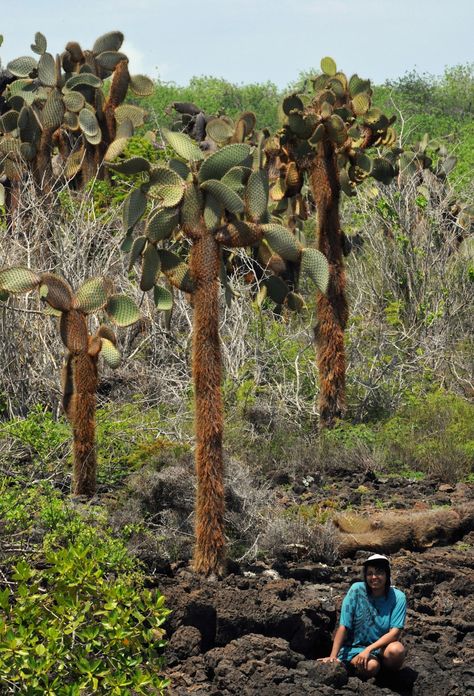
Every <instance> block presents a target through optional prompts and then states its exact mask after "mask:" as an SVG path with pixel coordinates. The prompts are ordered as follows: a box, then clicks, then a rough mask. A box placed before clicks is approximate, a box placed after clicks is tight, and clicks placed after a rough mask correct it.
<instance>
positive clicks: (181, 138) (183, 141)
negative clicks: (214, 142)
mask: <svg viewBox="0 0 474 696" xmlns="http://www.w3.org/2000/svg"><path fill="white" fill-rule="evenodd" d="M163 137H164V138H165V140H166V142H167V143H168V145H170V146H171V147H172V148H173V150H174V151H175V152H176V154H177V155H178V156H179V157H182V158H183V159H185V160H187V161H188V162H200V161H201V160H202V159H204V154H203V152H202V150H201V149H200V148H199V147H198V145H197V144H196V142H195V141H194V140H192V138H190V137H189V135H186V133H175V132H174V131H170V130H167V129H166V128H163Z"/></svg>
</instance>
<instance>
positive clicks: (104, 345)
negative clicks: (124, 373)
mask: <svg viewBox="0 0 474 696" xmlns="http://www.w3.org/2000/svg"><path fill="white" fill-rule="evenodd" d="M100 354H101V356H102V357H103V358H104V360H105V362H106V363H107V365H108V366H109V367H111V368H112V369H113V370H115V369H116V368H117V367H118V366H119V365H120V363H121V361H122V356H121V355H120V351H119V350H117V348H116V347H115V345H114V344H113V343H112V341H109V339H107V338H101V350H100Z"/></svg>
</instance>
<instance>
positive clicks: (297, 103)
mask: <svg viewBox="0 0 474 696" xmlns="http://www.w3.org/2000/svg"><path fill="white" fill-rule="evenodd" d="M282 109H283V112H284V113H285V114H286V115H287V116H289V115H290V113H291V112H292V111H294V110H296V111H303V109H304V104H303V102H302V101H301V99H300V97H299V96H298V95H297V94H290V95H289V96H288V97H285V98H284V99H283V102H282Z"/></svg>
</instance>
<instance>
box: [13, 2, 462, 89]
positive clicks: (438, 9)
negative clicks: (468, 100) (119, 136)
mask: <svg viewBox="0 0 474 696" xmlns="http://www.w3.org/2000/svg"><path fill="white" fill-rule="evenodd" d="M0 9H2V10H3V11H2V12H1V18H2V19H1V25H0V32H1V33H2V34H3V36H4V42H3V46H2V47H1V48H0V58H1V60H2V64H3V66H5V65H6V63H7V62H8V61H9V60H11V59H12V58H14V57H17V56H20V55H31V50H30V44H31V43H32V42H33V38H34V35H35V32H37V31H41V32H42V33H43V34H44V35H45V36H46V38H47V39H48V50H49V51H50V52H52V53H59V52H61V51H62V49H63V48H64V45H65V43H66V42H67V41H69V40H76V41H79V43H80V44H81V45H82V47H83V48H91V47H92V44H93V42H94V40H95V39H96V38H97V36H99V35H100V34H103V33H105V32H107V31H111V30H113V29H120V30H121V31H123V32H124V34H125V39H126V42H125V44H124V46H123V50H124V52H125V53H126V54H127V55H128V57H129V58H130V62H131V71H132V72H133V73H138V72H140V73H146V74H148V75H149V76H150V77H152V78H153V79H156V78H160V79H162V80H164V81H171V82H176V83H177V84H180V85H183V84H186V83H187V82H188V81H189V79H190V78H191V77H192V76H193V75H212V76H215V77H223V78H225V79H227V80H229V81H231V82H235V83H238V84H241V83H249V82H265V81H267V80H271V81H272V82H275V83H276V84H277V85H278V86H279V87H280V88H283V87H285V86H286V85H287V84H288V83H289V82H292V81H294V80H296V78H297V77H298V74H299V72H300V71H302V70H308V69H310V68H314V67H318V66H319V61H320V59H321V57H323V56H326V55H329V56H332V57H333V58H334V59H335V60H336V62H337V65H338V67H339V68H340V69H341V70H343V71H344V72H347V73H350V74H351V73H353V72H357V73H359V75H361V76H362V77H368V78H370V79H371V80H372V81H373V82H375V83H381V82H383V81H384V80H386V79H387V78H396V77H401V76H402V75H404V74H405V73H406V72H408V71H410V70H412V69H416V70H417V71H418V72H428V73H431V74H434V75H440V74H442V73H443V71H444V68H445V67H446V66H451V65H456V64H458V63H468V62H473V61H474V41H473V27H474V2H473V0H390V1H389V0H80V2H78V3H73V4H70V5H68V4H67V3H58V2H57V1H55V2H53V0H16V2H7V0H0Z"/></svg>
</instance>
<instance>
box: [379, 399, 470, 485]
mask: <svg viewBox="0 0 474 696" xmlns="http://www.w3.org/2000/svg"><path fill="white" fill-rule="evenodd" d="M377 443H378V445H379V446H380V448H381V449H382V451H383V452H384V457H385V459H386V461H387V464H388V465H389V467H390V468H391V469H392V470H393V471H399V470H405V471H407V470H408V471H410V470H413V469H414V470H416V471H421V472H426V473H429V474H432V475H435V476H438V477H440V478H442V479H443V480H447V481H456V480H460V479H462V478H464V477H465V476H467V475H468V474H469V472H472V471H473V470H474V406H473V405H472V404H470V403H469V402H467V401H465V400H464V399H462V398H461V397H459V396H456V395H454V394H449V393H447V392H445V391H443V390H441V389H439V390H436V391H433V392H431V393H428V394H426V395H417V394H415V395H413V396H411V397H409V398H408V400H407V403H406V404H405V405H404V406H403V407H402V408H401V409H400V411H399V412H398V413H397V414H396V415H395V416H393V417H392V418H389V419H388V420H387V421H386V422H385V423H384V424H383V425H382V426H381V428H380V431H379V432H378V434H377Z"/></svg>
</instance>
